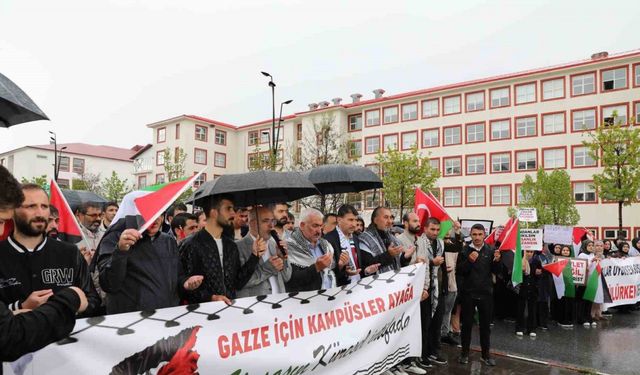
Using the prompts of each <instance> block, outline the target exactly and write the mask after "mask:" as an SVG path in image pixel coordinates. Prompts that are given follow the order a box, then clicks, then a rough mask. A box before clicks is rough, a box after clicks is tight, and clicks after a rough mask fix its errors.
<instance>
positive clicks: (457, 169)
mask: <svg viewBox="0 0 640 375" xmlns="http://www.w3.org/2000/svg"><path fill="white" fill-rule="evenodd" d="M443 160H444V175H445V176H460V175H462V157H460V156H458V157H452V158H444V159H443Z"/></svg>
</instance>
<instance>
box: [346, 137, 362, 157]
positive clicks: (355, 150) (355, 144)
mask: <svg viewBox="0 0 640 375" xmlns="http://www.w3.org/2000/svg"><path fill="white" fill-rule="evenodd" d="M361 156H362V141H361V140H359V139H358V140H354V141H350V142H349V157H350V158H359V157H361Z"/></svg>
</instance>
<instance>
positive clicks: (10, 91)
mask: <svg viewBox="0 0 640 375" xmlns="http://www.w3.org/2000/svg"><path fill="white" fill-rule="evenodd" d="M48 119H49V118H48V117H47V115H45V114H44V112H42V110H40V108H38V106H37V105H36V103H34V102H33V100H31V98H29V97H28V96H27V94H25V93H24V91H22V89H20V87H18V86H17V85H16V84H15V83H13V82H11V80H10V79H9V78H7V77H6V76H4V75H3V74H2V73H0V127H5V128H8V127H10V126H13V125H18V124H22V123H23V122H29V121H37V120H48Z"/></svg>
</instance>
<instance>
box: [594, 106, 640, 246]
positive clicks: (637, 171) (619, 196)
mask: <svg viewBox="0 0 640 375" xmlns="http://www.w3.org/2000/svg"><path fill="white" fill-rule="evenodd" d="M629 121H630V123H631V124H633V123H634V122H635V121H634V118H633V117H632V118H631V119H630V120H629ZM589 138H590V139H589V140H588V141H583V142H582V143H583V144H584V145H585V146H586V147H587V148H588V149H589V155H590V156H591V157H592V158H593V159H594V160H596V161H598V160H599V161H600V164H601V165H602V168H603V169H602V172H600V173H596V174H594V175H593V183H594V185H595V187H596V189H597V191H598V192H599V193H600V196H601V197H602V199H603V200H608V201H613V202H617V203H618V230H619V231H618V233H620V232H621V231H622V207H623V206H628V205H630V204H631V203H632V202H634V201H636V200H637V195H638V190H640V129H638V128H632V127H630V126H626V125H625V124H622V121H621V120H620V119H619V118H618V114H617V113H616V112H615V111H614V113H613V116H612V117H611V118H610V119H607V120H605V121H604V122H603V124H602V125H601V126H599V127H598V128H597V129H596V130H595V131H593V132H591V133H590V134H589Z"/></svg>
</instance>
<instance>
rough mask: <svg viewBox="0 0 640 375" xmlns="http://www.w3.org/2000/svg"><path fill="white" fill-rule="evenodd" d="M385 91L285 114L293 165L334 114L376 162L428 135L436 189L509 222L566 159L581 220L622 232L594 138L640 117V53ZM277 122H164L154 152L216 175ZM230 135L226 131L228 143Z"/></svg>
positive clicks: (480, 213)
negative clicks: (322, 121) (527, 183)
mask: <svg viewBox="0 0 640 375" xmlns="http://www.w3.org/2000/svg"><path fill="white" fill-rule="evenodd" d="M373 93H374V97H373V98H372V99H368V100H362V95H360V94H353V95H351V98H352V100H351V102H350V103H342V101H341V99H340V98H335V99H333V100H332V103H330V102H328V101H323V102H320V103H314V104H310V105H309V110H308V111H306V112H300V113H295V114H294V115H290V116H287V117H285V118H284V119H283V121H282V124H281V126H282V128H281V131H280V132H279V134H280V135H279V137H280V142H281V144H282V145H283V149H284V157H285V163H288V162H290V159H292V158H293V157H294V156H295V155H296V154H297V153H300V152H304V150H302V147H301V146H302V140H303V139H306V137H307V136H308V135H309V134H311V135H313V131H314V130H313V123H314V121H318V119H319V118H320V117H321V116H323V115H329V116H331V117H332V118H334V122H333V126H334V127H335V128H336V129H339V130H340V133H341V134H343V135H344V136H345V137H347V138H348V140H349V142H350V147H349V153H350V154H351V156H352V157H354V158H357V163H359V164H361V165H364V166H368V167H370V168H372V169H374V170H378V169H379V168H378V165H377V161H376V155H378V153H380V152H382V153H384V152H387V151H388V150H390V149H392V148H399V149H400V150H408V149H410V148H412V147H413V146H414V145H417V146H418V147H419V149H420V152H421V153H422V154H423V155H424V156H427V155H428V156H429V158H430V162H431V163H432V165H433V166H434V167H436V168H438V169H439V170H440V172H441V176H442V177H441V178H440V179H439V180H438V182H437V191H436V192H437V193H438V194H439V196H440V198H441V201H442V203H443V205H444V206H445V207H446V208H447V210H448V211H449V212H450V214H451V215H453V216H458V217H460V218H475V219H493V220H496V221H497V222H502V221H504V220H505V218H506V212H507V207H510V206H515V205H517V204H518V201H519V197H520V185H521V183H522V180H523V178H524V176H525V175H527V174H535V172H536V170H537V169H538V168H543V169H545V170H553V169H558V168H561V169H565V170H567V172H568V173H569V175H570V176H571V180H572V186H573V192H574V197H575V200H576V203H577V206H578V211H579V213H580V215H581V224H582V225H584V226H586V227H588V228H590V229H592V230H594V231H595V232H597V233H598V235H599V236H603V237H606V238H613V237H615V236H616V235H617V233H616V229H615V228H616V226H617V225H616V223H617V205H616V204H613V203H610V202H606V201H603V200H602V199H601V197H599V196H598V192H597V191H596V189H595V188H594V186H593V174H594V173H596V172H598V171H600V170H601V167H600V166H599V165H598V164H597V163H596V161H594V160H593V159H592V158H590V157H589V155H588V153H587V150H586V149H585V147H584V146H583V145H582V141H583V140H586V139H587V137H588V134H589V132H590V131H591V130H593V129H595V128H596V127H597V126H600V124H603V123H607V122H609V121H611V118H612V115H613V113H614V112H617V114H618V120H621V121H623V122H624V123H626V124H628V125H629V126H638V125H640V51H632V52H626V53H620V54H615V55H608V54H607V53H606V52H605V53H597V54H594V55H592V56H591V57H590V58H588V59H585V60H581V61H577V62H572V63H567V64H561V65H556V66H551V67H545V68H539V69H532V70H528V71H524V72H518V73H510V74H504V75H500V76H496V77H489V78H482V79H477V80H473V81H467V82H460V83H454V84H450V85H445V86H439V87H433V88H428V89H424V90H418V91H413V92H407V93H402V94H397V95H390V96H384V90H381V89H378V90H374V91H373ZM631 118H634V119H635V120H634V121H633V123H631ZM271 125H272V124H271V120H266V121H262V122H258V123H254V124H248V125H241V126H233V125H229V124H225V123H220V122H218V121H214V120H208V119H204V118H200V117H197V116H180V117H178V118H174V119H169V120H165V121H161V122H157V123H154V124H151V125H148V126H149V127H151V128H153V129H154V144H153V147H152V148H153V149H154V150H156V154H153V153H152V154H151V157H155V158H156V159H155V160H156V164H158V163H159V162H158V156H157V155H158V154H157V153H159V152H160V148H164V147H175V146H176V145H178V144H180V145H181V147H184V149H185V150H186V151H187V153H188V154H190V155H191V156H190V158H191V159H193V160H189V162H190V163H191V164H190V165H189V168H190V170H191V169H193V171H194V172H195V171H197V170H198V169H199V168H198V167H199V164H202V166H205V165H206V166H207V169H208V171H207V172H208V173H207V177H206V179H210V178H212V177H215V175H218V174H223V173H237V172H243V171H247V170H248V168H249V165H250V164H251V161H252V159H253V158H256V157H260V155H259V153H258V152H267V151H268V150H269V144H270V139H271V138H270V136H271V134H270V133H271V127H272V126H271ZM176 127H178V128H179V129H180V130H179V131H176V130H175V129H176ZM178 132H181V134H180V135H179V136H178ZM173 133H176V134H175V135H176V136H175V137H173ZM187 133H188V134H187ZM212 133H215V134H216V135H215V142H214V141H213V140H212V139H211V138H212V137H214V136H213V134H212ZM218 133H220V134H224V136H223V138H224V141H222V142H218V136H217V134H218ZM180 137H184V138H180ZM298 149H300V151H298ZM197 155H198V156H197ZM214 155H215V156H214ZM218 155H219V156H218ZM222 155H224V156H222ZM287 155H290V156H287ZM223 158H224V162H222V160H223ZM288 160H289V161H288ZM196 161H198V162H196ZM150 173H151V175H152V176H153V175H154V174H155V175H156V180H158V177H157V176H158V175H161V173H162V172H160V169H159V167H156V168H155V169H154V170H153V171H150ZM374 197H379V194H377V195H374V194H373V193H371V192H368V193H364V194H362V195H361V196H360V197H356V198H355V200H356V201H361V207H362V208H364V209H365V210H367V209H371V208H373V207H374V206H375V205H376V204H377V202H375V201H374ZM520 199H521V198H520ZM639 199H640V196H639ZM350 200H354V198H353V197H351V198H350ZM638 208H639V205H638V204H633V205H631V206H630V207H627V208H625V209H624V223H625V228H624V231H626V232H627V233H626V234H627V236H633V235H635V236H639V235H640V214H639V212H640V211H639V210H638Z"/></svg>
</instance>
